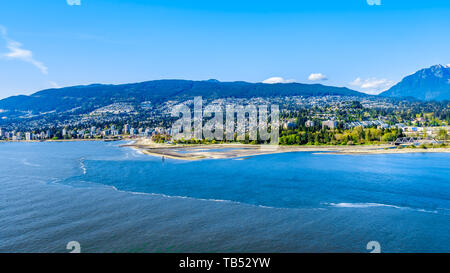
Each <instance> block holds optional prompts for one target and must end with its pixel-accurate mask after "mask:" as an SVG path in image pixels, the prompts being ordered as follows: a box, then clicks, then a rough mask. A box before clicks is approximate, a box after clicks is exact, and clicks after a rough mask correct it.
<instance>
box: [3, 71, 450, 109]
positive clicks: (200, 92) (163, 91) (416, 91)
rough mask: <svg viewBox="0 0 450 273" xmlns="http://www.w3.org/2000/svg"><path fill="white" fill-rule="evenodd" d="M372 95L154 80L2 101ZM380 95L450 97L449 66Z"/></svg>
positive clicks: (36, 104)
mask: <svg viewBox="0 0 450 273" xmlns="http://www.w3.org/2000/svg"><path fill="white" fill-rule="evenodd" d="M325 95H334V96H357V97H364V96H369V95H367V94H364V93H361V92H357V91H354V90H351V89H348V88H345V87H333V86H325V85H321V84H301V83H283V84H281V83H280V84H264V83H249V82H219V81H217V80H207V81H190V80H155V81H147V82H141V83H131V84H121V85H105V84H93V85H86V86H73V87H65V88H60V89H47V90H43V91H39V92H36V93H34V94H32V95H30V96H25V95H21V96H13V97H9V98H5V99H2V100H0V113H2V116H5V117H8V116H11V117H13V116H15V115H19V114H21V113H23V112H31V113H46V112H56V113H58V112H65V111H70V110H72V109H78V110H79V111H86V112H87V111H92V110H94V109H97V108H100V107H104V106H107V105H110V104H113V103H117V102H129V103H142V102H146V101H151V102H152V103H156V104H158V103H162V102H165V101H168V100H189V99H192V98H193V97H194V96H202V97H203V98H205V99H216V98H230V97H234V98H250V97H276V96H325ZM380 96H381V97H390V98H413V99H418V100H450V67H449V66H446V65H435V66H432V67H430V68H426V69H422V70H419V71H418V72H416V73H414V74H412V75H410V76H407V77H405V78H404V79H403V80H402V81H400V82H399V83H398V84H396V85H395V86H393V87H392V88H390V89H389V90H387V91H385V92H383V93H381V94H380Z"/></svg>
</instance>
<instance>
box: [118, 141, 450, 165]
mask: <svg viewBox="0 0 450 273" xmlns="http://www.w3.org/2000/svg"><path fill="white" fill-rule="evenodd" d="M121 146H122V147H132V148H135V149H138V150H140V151H141V152H142V153H144V154H147V155H151V156H158V157H164V158H170V159H177V160H189V161H192V160H202V159H235V160H244V159H247V158H249V157H253V156H258V155H268V154H280V153H290V152H315V153H316V154H327V155H330V154H332V155H371V154H406V153H450V148H447V147H446V148H427V149H423V148H400V149H399V148H396V146H393V145H388V144H380V145H361V146H357V145H355V146H353V145H352V146H281V145H278V146H275V145H274V146H272V145H250V144H175V145H171V144H160V143H154V142H152V141H151V140H136V141H135V142H134V143H132V144H125V145H121Z"/></svg>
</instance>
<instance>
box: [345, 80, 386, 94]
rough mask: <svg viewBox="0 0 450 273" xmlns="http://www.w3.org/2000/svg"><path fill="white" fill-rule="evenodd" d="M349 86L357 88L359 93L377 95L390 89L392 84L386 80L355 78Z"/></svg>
mask: <svg viewBox="0 0 450 273" xmlns="http://www.w3.org/2000/svg"><path fill="white" fill-rule="evenodd" d="M349 84H350V85H351V86H354V87H357V88H359V89H360V91H362V92H364V93H367V94H373V95H377V94H379V93H381V92H383V91H385V90H387V89H389V88H390V87H392V86H393V85H394V82H393V81H389V80H387V79H377V78H368V79H365V80H363V79H361V78H356V79H355V80H354V81H352V82H351V83H349Z"/></svg>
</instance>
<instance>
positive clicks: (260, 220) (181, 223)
mask: <svg viewBox="0 0 450 273" xmlns="http://www.w3.org/2000/svg"><path fill="white" fill-rule="evenodd" d="M120 144H123V143H120V142H64V143H46V142H44V143H0V160H1V163H0V252H69V250H67V249H66V245H67V243H68V242H70V241H78V242H79V243H80V245H81V251H82V252H369V251H368V250H367V249H366V245H367V243H368V242H369V241H378V242H379V243H380V245H381V251H382V252H450V164H449V162H450V154H444V153H442V154H431V153H418V154H391V155H332V154H316V153H304V152H298V153H285V154H273V155H263V156H257V157H252V158H248V159H245V160H236V159H223V160H222V159H220V160H202V161H193V162H188V161H178V160H171V159H166V160H165V161H164V162H163V161H161V159H160V158H158V157H153V156H148V155H144V154H141V153H140V152H139V151H136V150H133V149H132V148H124V147H120V146H119V145H120Z"/></svg>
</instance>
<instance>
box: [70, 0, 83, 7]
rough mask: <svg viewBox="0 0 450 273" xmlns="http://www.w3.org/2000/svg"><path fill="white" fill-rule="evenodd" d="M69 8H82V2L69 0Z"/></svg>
mask: <svg viewBox="0 0 450 273" xmlns="http://www.w3.org/2000/svg"><path fill="white" fill-rule="evenodd" d="M67 5H69V6H81V0H67Z"/></svg>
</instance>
